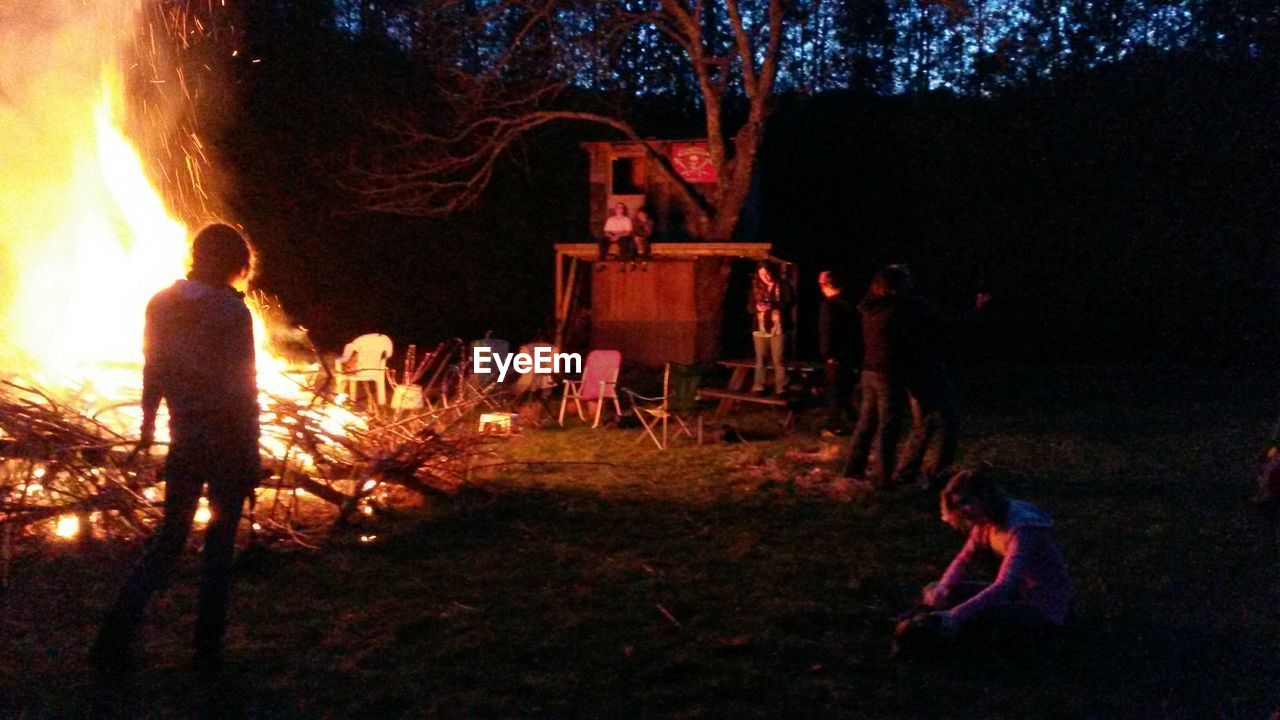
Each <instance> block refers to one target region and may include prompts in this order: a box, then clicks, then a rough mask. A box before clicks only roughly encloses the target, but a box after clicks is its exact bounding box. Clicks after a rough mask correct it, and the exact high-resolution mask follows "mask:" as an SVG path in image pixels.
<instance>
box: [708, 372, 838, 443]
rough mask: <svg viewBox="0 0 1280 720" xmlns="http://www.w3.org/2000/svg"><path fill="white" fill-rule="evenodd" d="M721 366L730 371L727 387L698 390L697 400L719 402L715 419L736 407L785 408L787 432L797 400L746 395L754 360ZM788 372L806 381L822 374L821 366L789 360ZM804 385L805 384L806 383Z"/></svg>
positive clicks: (784, 424) (753, 394)
mask: <svg viewBox="0 0 1280 720" xmlns="http://www.w3.org/2000/svg"><path fill="white" fill-rule="evenodd" d="M720 365H722V366H724V367H727V368H731V369H732V370H733V372H732V374H730V375H729V383H728V385H726V386H725V387H724V388H723V389H720V388H699V389H698V397H699V398H700V399H705V400H718V401H719V404H718V405H717V406H716V417H717V418H720V417H723V416H724V415H725V414H727V413H728V412H729V411H730V410H732V409H733V406H734V405H735V404H737V403H740V402H743V403H754V404H756V405H766V406H770V407H779V408H784V409H786V411H787V417H786V420H784V421H783V426H784V427H786V428H790V427H791V424H792V422H793V421H794V419H795V410H796V406H797V402H798V400H799V398H798V397H779V396H777V395H756V394H755V393H752V392H748V390H747V381H748V380H750V379H751V375H752V373H754V372H755V368H756V364H755V361H753V360H721V361H720ZM784 365H785V366H786V368H787V372H788V373H789V374H790V373H796V374H799V375H800V376H801V377H802V378H806V379H807V378H808V376H810V375H812V374H813V373H815V372H818V371H820V370H822V363H817V362H806V361H800V360H790V361H787V362H786V363H784ZM765 372H766V373H770V374H771V373H772V372H773V366H772V365H766V366H765ZM804 384H806V385H807V384H808V382H807V380H806V382H805V383H804Z"/></svg>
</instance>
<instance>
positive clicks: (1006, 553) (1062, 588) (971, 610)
mask: <svg viewBox="0 0 1280 720" xmlns="http://www.w3.org/2000/svg"><path fill="white" fill-rule="evenodd" d="M1052 527H1053V520H1052V519H1050V518H1049V515H1048V514H1047V513H1045V512H1044V511H1043V510H1041V509H1040V508H1038V507H1036V506H1034V505H1032V504H1030V503H1027V502H1023V501H1021V500H1013V501H1011V502H1010V503H1009V513H1008V515H1007V518H1006V522H1005V524H1004V526H1003V527H1001V526H997V525H994V524H982V525H975V526H974V527H973V529H972V530H970V531H969V540H968V542H966V543H965V544H964V548H963V549H961V550H960V554H958V555H956V557H955V559H954V560H952V561H951V565H950V566H949V567H948V568H947V571H946V572H945V573H943V575H942V579H941V580H939V581H938V586H939V589H940V590H942V591H944V592H946V591H949V590H950V589H951V588H953V587H955V586H956V585H957V584H959V583H960V582H961V581H963V580H964V579H965V575H966V574H967V573H968V571H969V567H970V565H971V564H972V563H973V560H974V558H975V557H976V556H977V555H978V553H979V552H980V551H982V550H990V551H992V552H994V553H995V554H996V555H998V556H1000V558H1001V562H1000V572H999V573H998V574H997V575H996V579H995V582H993V583H991V584H990V585H988V586H987V587H986V588H985V589H984V590H983V591H982V592H980V593H978V594H977V595H974V596H973V597H972V598H969V599H968V600H967V601H965V602H963V603H961V604H959V605H957V606H955V607H954V608H951V610H949V611H947V612H948V613H949V614H950V615H951V617H952V618H954V619H955V620H956V621H957V622H960V623H964V622H966V621H968V620H972V619H973V618H974V617H976V616H978V615H979V614H981V613H982V612H983V611H985V610H989V609H991V608H993V607H997V606H1000V605H1006V604H1011V603H1027V604H1028V605H1031V606H1032V607H1034V608H1036V609H1038V610H1039V611H1040V612H1041V613H1043V614H1044V616H1045V618H1047V619H1048V620H1049V621H1051V622H1053V623H1056V624H1062V622H1063V621H1064V620H1066V618H1067V610H1068V608H1069V607H1070V604H1071V598H1072V596H1074V595H1075V587H1074V585H1073V584H1072V582H1071V578H1070V576H1068V575H1067V565H1066V562H1064V561H1063V559H1062V554H1061V553H1060V552H1058V547H1057V545H1055V544H1054V542H1053V535H1052V532H1051V528H1052Z"/></svg>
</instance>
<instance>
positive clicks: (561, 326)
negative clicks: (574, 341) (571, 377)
mask: <svg viewBox="0 0 1280 720" xmlns="http://www.w3.org/2000/svg"><path fill="white" fill-rule="evenodd" d="M578 265H579V263H578V259H577V258H576V257H572V256H571V257H570V258H569V279H568V282H566V283H565V288H564V292H563V293H561V295H562V297H561V300H560V307H559V309H558V314H559V317H560V321H559V322H558V323H556V349H557V350H564V340H565V331H566V329H567V328H568V325H569V309H570V308H572V307H573V296H574V290H575V287H574V286H575V284H576V282H577V279H578Z"/></svg>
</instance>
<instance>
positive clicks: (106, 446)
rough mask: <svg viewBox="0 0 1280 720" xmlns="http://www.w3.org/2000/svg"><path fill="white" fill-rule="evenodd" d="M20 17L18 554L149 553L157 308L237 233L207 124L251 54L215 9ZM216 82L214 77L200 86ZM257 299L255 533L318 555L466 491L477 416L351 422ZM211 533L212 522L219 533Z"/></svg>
mask: <svg viewBox="0 0 1280 720" xmlns="http://www.w3.org/2000/svg"><path fill="white" fill-rule="evenodd" d="M6 5H7V6H10V7H6V8H5V9H3V10H0V40H2V41H3V42H0V68H3V69H0V91H2V92H0V167H2V168H4V170H3V173H4V174H3V175H2V176H0V256H2V261H0V281H2V282H0V288H2V290H0V542H2V543H3V556H4V558H6V559H7V558H8V556H9V553H10V548H11V547H12V545H13V543H15V542H16V541H23V540H33V541H54V540H55V539H58V538H61V539H64V540H70V539H74V538H78V539H81V540H85V539H89V538H122V537H123V538H135V537H140V536H145V535H146V534H148V533H149V532H150V531H151V529H152V528H153V527H154V524H155V522H156V520H157V519H158V514H159V513H158V508H159V504H160V503H161V502H162V498H163V490H162V477H161V468H162V467H163V447H164V440H165V438H164V437H163V432H162V433H161V435H162V436H161V437H159V438H158V440H159V441H160V442H159V443H157V449H156V450H154V451H151V452H141V453H140V452H137V451H135V444H136V441H137V433H138V427H139V422H140V419H141V410H140V397H141V362H142V359H141V347H142V340H141V338H142V322H143V316H144V309H145V305H146V302H147V300H148V299H149V298H150V296H151V295H152V294H154V293H155V292H156V291H158V290H160V289H162V288H163V287H165V286H167V285H168V284H170V283H172V282H173V281H174V280H175V279H177V278H179V277H181V276H183V275H184V274H185V265H186V255H187V252H188V241H187V237H188V235H189V229H190V227H192V226H194V225H196V224H199V223H202V222H204V221H207V220H212V219H215V218H216V217H218V215H220V214H221V213H219V212H218V203H217V199H216V193H215V192H214V191H213V189H212V188H211V187H209V183H208V182H207V181H206V178H207V177H209V176H210V175H211V174H213V173H211V171H210V163H211V160H210V158H209V157H208V154H207V153H206V152H205V147H204V144H203V142H202V141H201V139H200V136H199V133H198V132H197V128H198V123H196V118H197V117H198V116H199V112H198V111H199V109H200V107H201V97H208V96H209V95H211V94H214V93H216V89H217V88H216V85H214V83H215V81H216V74H217V73H216V70H215V67H213V66H212V65H211V64H214V61H213V60H212V59H211V58H213V57H214V56H215V55H223V56H225V58H228V59H229V58H237V57H238V56H239V50H238V49H236V48H234V47H228V45H233V44H234V42H233V38H229V37H227V36H226V33H223V35H219V32H220V31H219V27H221V26H220V25H219V24H218V22H216V18H214V19H210V17H208V14H216V13H217V12H218V9H217V8H216V7H215V5H214V4H210V5H209V7H208V8H206V9H205V12H206V14H207V15H206V17H205V18H204V21H202V20H201V18H200V17H196V16H194V15H192V14H191V13H190V12H189V11H188V10H187V9H184V8H185V7H186V6H182V5H175V4H172V3H156V4H145V3H142V4H140V3H137V2H129V1H127V0H120V1H119V2H116V3H110V2H107V3H85V4H82V3H47V2H43V1H39V2H38V1H36V0H17V2H16V4H15V3H6ZM198 52H199V53H203V54H201V55H197V53H198ZM201 67H202V68H204V69H205V70H207V71H208V74H209V76H208V77H204V78H195V77H192V76H191V73H192V72H194V70H193V68H201ZM202 83H203V85H202ZM193 87H197V88H202V90H197V91H193V89H192V88H193ZM144 148H145V149H146V150H147V151H145V152H144ZM154 175H158V176H159V179H160V182H158V183H153V182H152V176H154ZM255 300H256V301H255V302H252V303H250V305H251V309H252V310H253V313H254V324H255V336H256V337H257V339H258V341H259V349H258V358H257V364H258V371H259V378H258V385H259V388H260V405H261V407H262V425H263V437H262V455H263V461H264V466H265V468H266V471H267V473H268V476H267V477H264V478H263V482H262V484H261V486H260V488H259V489H258V491H257V492H256V493H255V496H254V498H253V506H252V508H251V512H250V513H249V514H248V515H247V520H246V526H247V527H248V528H249V529H250V530H251V531H252V532H256V533H260V534H262V535H265V536H270V537H278V538H285V539H288V540H291V541H295V542H300V543H304V544H312V543H314V542H316V541H317V539H318V536H319V533H320V532H321V531H324V530H327V529H330V528H333V527H342V526H343V525H345V524H348V523H350V522H351V521H352V519H353V518H359V517H361V516H362V515H368V514H371V513H373V512H374V509H375V508H376V504H377V503H378V502H385V501H386V500H387V499H388V492H389V491H388V487H391V486H394V487H396V488H401V489H406V490H408V491H412V492H413V493H416V494H419V495H420V494H429V493H435V492H449V491H451V490H453V489H456V488H457V487H458V485H459V484H460V483H462V482H463V481H464V477H463V476H464V475H465V473H466V468H467V467H469V466H470V464H471V460H472V458H474V457H475V456H476V455H478V454H480V453H483V452H484V448H485V444H486V443H487V442H488V436H486V435H483V434H480V433H476V432H463V431H460V430H459V428H463V427H469V425H468V424H464V423H461V422H459V420H460V419H461V418H462V417H463V416H464V415H465V414H466V413H467V411H468V410H469V409H470V405H471V404H470V403H466V402H464V403H460V404H459V403H453V404H451V405H450V406H449V407H448V408H440V409H438V410H431V411H428V412H425V413H418V414H415V415H412V416H410V417H386V416H383V415H381V414H380V413H379V412H366V411H361V410H358V409H355V408H353V407H350V406H348V405H347V404H346V403H345V402H344V400H345V398H344V397H343V396H341V395H335V394H334V393H332V392H331V388H332V385H333V383H332V377H331V375H330V373H329V371H328V370H327V369H326V368H325V366H324V364H323V363H322V362H320V359H319V358H318V357H317V356H316V355H315V354H314V353H306V352H303V353H296V352H295V353H293V354H292V355H290V354H287V353H285V352H283V350H282V348H281V347H280V343H279V342H278V341H279V340H280V339H281V338H293V339H294V340H295V341H296V340H298V339H299V338H305V336H304V335H303V334H302V333H301V331H300V330H298V329H296V328H288V327H285V324H286V323H285V321H284V320H283V319H282V317H281V313H279V312H278V308H276V311H275V312H272V311H271V310H272V308H273V306H271V305H270V304H269V303H265V302H264V301H263V297H262V296H257V297H256V298H255ZM272 340H276V341H277V342H276V343H275V345H274V346H273V343H272ZM160 425H161V429H163V427H164V425H165V422H164V419H163V418H162V419H161V423H160ZM207 517H208V514H207V510H203V509H202V510H201V512H200V513H199V514H198V515H197V522H201V521H202V520H207ZM2 575H3V573H2V572H0V576H2Z"/></svg>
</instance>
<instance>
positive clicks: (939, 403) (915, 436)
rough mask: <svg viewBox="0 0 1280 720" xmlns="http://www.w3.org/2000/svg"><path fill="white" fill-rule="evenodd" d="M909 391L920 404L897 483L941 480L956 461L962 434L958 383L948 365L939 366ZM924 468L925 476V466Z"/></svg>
mask: <svg viewBox="0 0 1280 720" xmlns="http://www.w3.org/2000/svg"><path fill="white" fill-rule="evenodd" d="M908 391H909V392H910V394H911V396H912V397H913V398H915V400H916V403H917V404H918V406H919V413H918V415H917V417H916V419H915V422H914V423H913V424H912V427H911V436H910V437H909V438H908V440H907V445H906V448H905V449H904V450H903V454H902V464H901V465H900V466H899V467H898V468H897V470H896V471H895V472H894V480H895V481H897V482H904V483H905V482H915V481H917V480H928V481H930V482H937V481H938V480H939V479H941V474H942V473H945V472H946V471H947V468H949V467H950V466H951V463H952V462H953V461H954V460H955V457H956V449H957V447H958V444H959V436H960V410H959V407H958V405H957V403H956V393H955V385H954V383H952V382H951V378H950V377H949V375H948V373H947V370H946V368H942V367H939V368H937V369H936V370H934V371H933V372H931V373H930V374H929V375H928V376H927V377H924V378H922V379H921V380H920V381H919V382H912V383H909V386H908ZM930 447H934V448H935V451H934V454H933V457H932V458H931V459H930V460H929V463H928V465H927V466H924V461H925V455H926V454H927V453H928V451H929V448H930ZM922 466H924V467H923V475H922V474H921V468H922Z"/></svg>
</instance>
